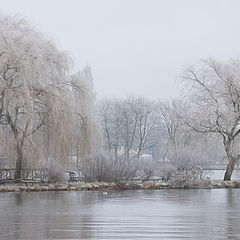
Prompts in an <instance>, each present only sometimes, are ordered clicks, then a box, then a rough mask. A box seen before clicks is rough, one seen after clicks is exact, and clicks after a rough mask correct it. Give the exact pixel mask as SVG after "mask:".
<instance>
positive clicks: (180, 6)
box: [0, 0, 240, 99]
mask: <svg viewBox="0 0 240 240" xmlns="http://www.w3.org/2000/svg"><path fill="white" fill-rule="evenodd" d="M0 11H1V12H2V13H5V14H16V13H19V14H20V15H22V16H25V17H26V18H27V20H28V21H29V22H30V23H31V24H32V25H33V26H35V27H36V28H37V29H39V30H40V31H42V32H43V33H44V34H45V35H47V37H49V38H51V39H54V40H55V41H56V43H57V45H58V46H59V48H60V49H62V50H66V51H67V52H68V53H69V54H70V55H71V56H72V57H73V58H74V61H75V70H76V71H77V70H78V69H79V70H80V69H82V68H83V67H84V66H85V65H86V64H87V63H88V64H89V65H90V66H91V67H92V71H93V76H94V83H95V89H96V91H97V94H98V96H127V95H129V94H135V95H144V96H147V97H149V98H152V99H155V98H170V97H175V96H176V95H177V93H178V91H177V90H176V85H177V80H176V76H177V75H178V74H180V73H181V71H182V69H183V67H184V66H186V65H189V64H195V63H197V61H198V60H199V59H201V58H206V57H213V58H216V59H219V60H228V59H230V58H234V57H239V56H240V1H238V0H224V1H223V0H205V1H204V0H198V1H197V0H175V1H174V0H118V1H117V0H95V1H94V0H38V1H37V0H34V1H33V0H0Z"/></svg>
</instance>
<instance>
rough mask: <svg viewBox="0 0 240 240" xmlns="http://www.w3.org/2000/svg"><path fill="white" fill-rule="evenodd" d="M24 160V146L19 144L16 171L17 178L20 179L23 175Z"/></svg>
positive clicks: (15, 176)
mask: <svg viewBox="0 0 240 240" xmlns="http://www.w3.org/2000/svg"><path fill="white" fill-rule="evenodd" d="M22 160H23V154H22V148H21V147H19V146H17V160H16V167H15V173H14V178H15V179H20V178H21V176H22Z"/></svg>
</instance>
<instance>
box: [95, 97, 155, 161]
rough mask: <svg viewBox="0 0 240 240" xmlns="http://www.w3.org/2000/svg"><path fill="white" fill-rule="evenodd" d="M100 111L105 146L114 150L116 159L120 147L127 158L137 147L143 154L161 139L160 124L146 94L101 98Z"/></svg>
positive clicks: (137, 153)
mask: <svg viewBox="0 0 240 240" xmlns="http://www.w3.org/2000/svg"><path fill="white" fill-rule="evenodd" d="M98 115H99V121H100V123H101V125H102V130H103V136H104V146H105V149H106V150H107V151H110V152H114V154H115V158H116V159H117V158H118V152H119V150H120V149H121V150H123V155H124V158H125V159H126V160H129V156H130V152H131V151H135V152H136V155H137V156H136V157H137V158H140V154H141V153H142V152H143V151H144V150H147V149H149V148H151V147H153V146H154V145H155V144H156V143H157V141H158V138H159V134H158V126H157V124H156V121H155V119H154V117H155V116H154V109H153V102H152V101H150V100H147V99H145V98H143V97H128V98H126V99H101V100H100V101H99V102H98Z"/></svg>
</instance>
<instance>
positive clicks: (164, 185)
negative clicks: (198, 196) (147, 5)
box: [0, 180, 240, 192]
mask: <svg viewBox="0 0 240 240" xmlns="http://www.w3.org/2000/svg"><path fill="white" fill-rule="evenodd" d="M216 188H240V180H238V181H219V180H215V181H210V180H205V181H195V182H192V183H189V182H184V183H179V182H153V181H149V182H132V181H121V182H93V183H83V182H77V183H64V184H59V183H57V184H44V185H38V184H36V185H33V186H21V185H20V186H19V185H5V186H4V185H0V192H21V191H29V192H34V191H37V192H38V191H92V190H95V191H117V190H144V189H216Z"/></svg>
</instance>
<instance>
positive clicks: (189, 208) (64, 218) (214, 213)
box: [0, 189, 240, 240]
mask: <svg viewBox="0 0 240 240" xmlns="http://www.w3.org/2000/svg"><path fill="white" fill-rule="evenodd" d="M239 199H240V189H188V190H185V189H181V190H180V189H164V190H161V191H160V190H135V191H112V192H111V191H110V192H108V195H104V194H102V192H97V191H82V192H77V191H72V192H64V191H59V192H57V191H56V192H54V191H53V192H29V193H27V192H17V193H2V194H0V216H1V218H0V236H1V239H2V240H7V239H11V240H15V239H19V240H22V239H100V240H101V239H240V206H239Z"/></svg>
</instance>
